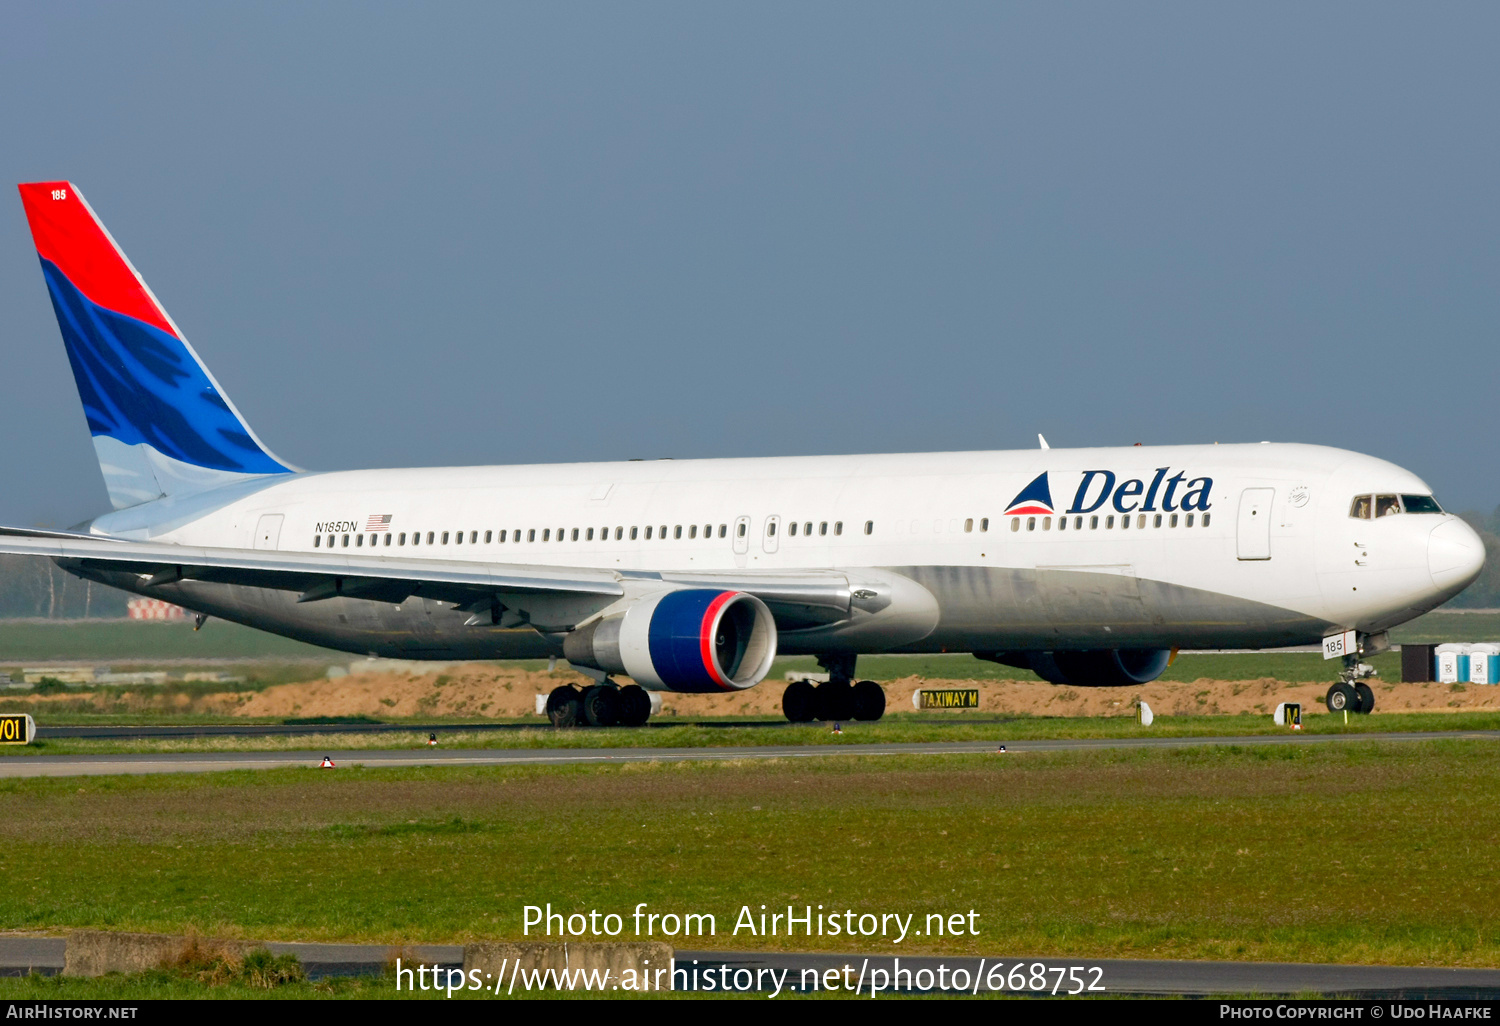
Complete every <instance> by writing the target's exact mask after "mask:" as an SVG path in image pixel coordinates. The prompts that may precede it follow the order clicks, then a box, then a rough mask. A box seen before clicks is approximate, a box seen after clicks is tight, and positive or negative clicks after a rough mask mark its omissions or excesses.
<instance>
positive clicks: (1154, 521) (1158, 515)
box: [1151, 513, 1161, 527]
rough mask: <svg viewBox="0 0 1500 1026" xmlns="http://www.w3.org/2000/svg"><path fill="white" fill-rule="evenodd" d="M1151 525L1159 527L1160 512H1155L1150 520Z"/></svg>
mask: <svg viewBox="0 0 1500 1026" xmlns="http://www.w3.org/2000/svg"><path fill="white" fill-rule="evenodd" d="M1151 526H1152V527H1160V526H1161V514H1160V513H1158V514H1156V517H1155V519H1153V520H1152V522H1151Z"/></svg>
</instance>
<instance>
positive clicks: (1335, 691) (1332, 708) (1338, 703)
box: [1323, 682, 1359, 713]
mask: <svg viewBox="0 0 1500 1026" xmlns="http://www.w3.org/2000/svg"><path fill="white" fill-rule="evenodd" d="M1323 701H1324V703H1325V704H1326V705H1327V706H1328V711H1329V712H1331V713H1341V712H1344V711H1346V710H1347V711H1348V712H1358V711H1359V692H1357V691H1355V690H1354V689H1353V688H1352V687H1350V686H1349V685H1348V684H1344V683H1342V682H1340V683H1338V684H1335V685H1333V687H1331V688H1329V689H1328V696H1327V697H1326V698H1324V700H1323Z"/></svg>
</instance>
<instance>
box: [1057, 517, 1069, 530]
mask: <svg viewBox="0 0 1500 1026" xmlns="http://www.w3.org/2000/svg"><path fill="white" fill-rule="evenodd" d="M1057 529H1058V530H1059V531H1066V530H1067V529H1068V518H1067V517H1058V518H1057Z"/></svg>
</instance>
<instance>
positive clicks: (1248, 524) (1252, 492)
mask: <svg viewBox="0 0 1500 1026" xmlns="http://www.w3.org/2000/svg"><path fill="white" fill-rule="evenodd" d="M1275 495H1276V489H1274V488H1246V489H1245V490H1244V491H1243V492H1241V493H1240V519H1239V526H1238V527H1237V528H1236V530H1235V544H1236V548H1237V550H1238V554H1239V557H1240V558H1241V559H1270V558H1271V499H1272V498H1274V497H1275Z"/></svg>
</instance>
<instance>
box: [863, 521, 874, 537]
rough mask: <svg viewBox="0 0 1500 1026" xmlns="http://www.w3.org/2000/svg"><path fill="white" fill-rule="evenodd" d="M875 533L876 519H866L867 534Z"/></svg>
mask: <svg viewBox="0 0 1500 1026" xmlns="http://www.w3.org/2000/svg"><path fill="white" fill-rule="evenodd" d="M874 533H875V521H873V520H866V521H865V534H874Z"/></svg>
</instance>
